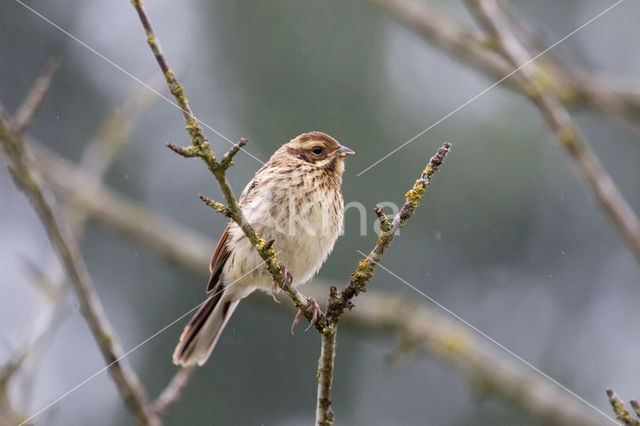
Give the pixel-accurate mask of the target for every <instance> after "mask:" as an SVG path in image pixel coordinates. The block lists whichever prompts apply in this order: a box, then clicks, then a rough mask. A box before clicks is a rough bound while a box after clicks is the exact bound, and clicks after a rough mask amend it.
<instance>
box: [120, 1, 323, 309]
mask: <svg viewBox="0 0 640 426" xmlns="http://www.w3.org/2000/svg"><path fill="white" fill-rule="evenodd" d="M132 4H133V7H134V8H135V9H136V11H137V12H138V16H139V17H140V22H141V23H142V26H143V28H144V30H145V33H146V34H147V42H148V44H149V46H150V47H151V50H152V52H153V54H154V56H155V58H156V61H157V62H158V65H159V66H160V69H161V70H162V72H163V73H164V75H165V78H166V81H167V85H168V86H169V89H170V90H171V93H172V94H173V96H174V98H175V99H176V102H177V104H178V106H179V107H180V109H181V110H182V113H183V116H184V118H185V122H186V129H187V132H188V133H189V136H190V138H191V146H188V147H178V146H176V145H172V144H170V145H169V148H170V149H172V150H174V151H175V152H176V153H178V154H180V155H182V156H185V157H198V158H200V159H201V160H202V161H203V162H204V163H205V164H206V165H207V167H208V169H209V171H210V172H211V173H212V174H213V177H214V178H215V179H216V181H217V182H218V186H219V187H220V189H221V190H222V194H223V195H224V199H225V202H226V209H227V212H228V214H229V215H231V217H232V218H233V220H234V221H235V222H236V223H237V224H238V226H239V227H240V229H242V232H243V233H244V234H245V236H246V237H247V238H248V240H249V241H250V242H251V245H253V247H254V248H255V249H256V251H257V252H258V254H259V255H260V257H261V258H262V259H263V260H264V261H265V267H266V269H267V270H268V271H269V273H270V274H271V275H272V276H273V280H274V282H276V283H278V285H279V286H280V287H281V288H282V289H283V290H284V292H285V293H286V294H287V295H289V297H290V298H291V300H292V302H293V304H294V306H295V307H296V308H298V309H299V310H300V311H301V312H303V313H304V315H305V316H306V317H307V318H308V319H309V321H312V318H314V311H313V309H312V306H311V305H310V304H309V303H307V299H306V298H305V297H304V296H303V295H302V294H301V293H300V292H298V291H297V290H296V289H295V288H293V287H292V286H291V285H290V283H289V282H288V280H287V279H286V277H285V274H284V271H285V270H286V267H284V265H282V264H281V263H280V262H279V261H278V259H277V256H276V253H277V252H276V250H275V248H274V247H271V246H269V247H267V245H266V244H267V242H266V241H265V240H264V239H262V238H261V237H260V236H259V235H258V234H256V232H255V230H254V229H253V227H252V226H251V225H250V224H249V222H248V221H247V220H246V218H245V216H244V213H243V212H242V210H241V209H240V207H239V206H238V202H237V201H236V197H235V195H234V193H233V190H232V189H231V185H230V184H229V181H228V180H227V176H226V170H227V169H228V167H229V166H230V165H231V159H232V158H233V156H234V155H235V154H236V153H237V152H238V150H240V149H241V148H242V146H244V145H246V143H247V140H246V139H241V140H240V141H239V142H238V143H237V144H236V145H234V146H233V147H232V148H231V150H230V151H229V152H228V153H227V154H226V155H225V157H226V160H225V159H224V158H223V160H222V162H218V160H217V158H216V155H215V153H214V152H213V150H212V149H211V146H210V145H209V143H208V142H207V140H206V138H205V136H204V132H203V131H202V128H201V127H200V124H199V122H198V120H197V119H196V118H195V116H194V115H193V113H192V111H191V109H190V108H189V105H188V101H187V98H186V96H185V93H184V88H183V86H182V84H180V82H179V81H178V79H177V78H176V75H175V73H174V72H173V71H171V69H170V67H169V65H168V62H167V59H166V58H165V57H164V55H163V53H162V49H161V47H160V42H159V41H158V37H157V36H156V35H155V33H154V32H153V28H152V27H151V23H150V20H149V17H148V16H147V14H146V11H145V9H144V7H143V5H142V1H141V0H133V1H132Z"/></svg>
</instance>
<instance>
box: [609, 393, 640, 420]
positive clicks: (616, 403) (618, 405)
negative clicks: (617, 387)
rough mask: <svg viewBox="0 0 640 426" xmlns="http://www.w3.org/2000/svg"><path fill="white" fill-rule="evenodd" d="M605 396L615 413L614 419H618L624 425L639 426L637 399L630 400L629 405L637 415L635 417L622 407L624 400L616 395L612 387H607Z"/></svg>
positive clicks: (639, 416) (639, 413) (639, 414)
mask: <svg viewBox="0 0 640 426" xmlns="http://www.w3.org/2000/svg"><path fill="white" fill-rule="evenodd" d="M607 397H608V398H609V403H610V404H611V408H612V409H613V412H614V413H615V415H616V419H618V420H620V422H621V423H622V424H623V425H625V426H640V409H639V408H640V407H639V406H638V402H637V401H631V403H630V404H631V407H632V408H633V410H634V411H635V413H636V416H638V418H637V419H635V418H634V417H633V415H632V414H631V413H629V411H628V410H627V409H626V408H624V402H623V401H622V400H621V399H620V398H619V397H618V395H616V393H615V392H614V391H613V389H607Z"/></svg>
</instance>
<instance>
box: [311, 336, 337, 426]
mask: <svg viewBox="0 0 640 426" xmlns="http://www.w3.org/2000/svg"><path fill="white" fill-rule="evenodd" d="M337 332H338V330H337V328H335V327H330V328H328V329H327V330H326V331H325V332H323V333H322V347H321V349H320V359H319V360H318V373H317V376H318V392H317V393H318V397H317V398H316V425H318V426H330V425H332V424H333V420H334V418H335V415H334V414H333V410H332V409H331V385H332V382H333V368H334V361H335V357H336V336H337Z"/></svg>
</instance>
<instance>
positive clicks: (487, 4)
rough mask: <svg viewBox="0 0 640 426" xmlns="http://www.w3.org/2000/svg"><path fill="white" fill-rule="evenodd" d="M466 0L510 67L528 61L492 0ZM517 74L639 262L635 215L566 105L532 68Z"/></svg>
mask: <svg viewBox="0 0 640 426" xmlns="http://www.w3.org/2000/svg"><path fill="white" fill-rule="evenodd" d="M468 4H469V6H470V7H471V8H472V10H473V11H474V12H475V14H476V16H477V18H478V20H479V21H480V22H481V23H482V24H483V25H484V26H485V27H486V28H487V31H488V32H489V33H490V34H491V36H492V37H493V38H494V39H495V42H496V44H497V47H498V50H499V52H500V53H501V54H502V55H503V56H504V57H505V59H507V60H508V61H509V63H510V64H511V65H512V66H513V67H515V68H518V67H520V66H522V64H524V63H526V62H527V61H529V54H528V52H527V50H526V49H525V47H524V46H522V44H521V43H520V42H519V40H518V39H517V38H515V37H514V36H513V35H512V33H511V31H510V29H509V22H508V19H507V18H506V17H505V16H504V15H503V13H502V11H501V10H500V8H499V7H498V5H497V3H496V2H495V0H486V1H485V0H468ZM518 74H519V75H520V77H521V78H522V79H523V81H524V85H523V86H522V91H523V93H525V94H526V96H527V97H528V98H529V99H530V100H531V102H532V103H533V104H534V105H535V106H536V108H538V110H539V111H540V114H541V115H542V117H543V118H544V120H545V122H546V123H547V125H548V126H549V128H550V129H551V131H552V132H553V135H554V137H555V138H556V139H557V141H558V142H559V144H560V146H562V147H563V148H564V149H565V151H566V152H567V154H569V158H570V159H571V160H572V162H573V163H574V164H575V165H576V166H577V169H578V170H579V171H580V175H581V177H582V178H583V180H584V181H585V183H586V184H587V186H588V188H589V189H590V190H591V193H592V195H593V196H594V198H595V199H596V200H597V201H598V202H599V203H600V205H601V206H602V207H603V209H604V210H605V211H606V212H607V214H608V215H609V217H610V218H611V220H612V221H613V223H614V224H615V225H616V227H617V228H618V230H619V231H620V233H621V234H622V236H623V238H624V240H625V241H626V243H627V246H628V247H629V249H630V250H631V252H632V253H633V254H634V256H635V257H636V260H637V261H638V262H640V221H639V220H638V217H637V216H636V214H635V213H634V211H633V210H632V209H631V207H630V206H629V204H628V203H627V201H626V200H625V198H624V196H623V195H622V193H621V192H620V190H619V189H618V187H617V186H616V184H615V182H614V181H613V179H612V178H611V176H610V175H609V173H608V172H607V171H606V169H605V168H604V166H603V165H602V163H600V160H599V159H598V157H597V156H596V154H595V153H594V152H593V150H592V149H591V147H590V146H589V144H588V143H587V141H586V139H585V138H584V136H583V135H582V134H581V133H580V130H579V129H578V127H577V126H576V124H575V123H574V122H573V120H572V119H571V115H570V114H569V112H568V111H567V110H566V108H565V107H564V106H563V105H562V104H561V103H560V102H559V101H558V99H557V98H556V97H555V96H554V95H553V94H552V93H550V92H549V91H547V90H545V89H544V88H541V87H540V85H539V84H537V76H536V74H535V73H534V71H533V70H532V69H531V68H529V67H528V66H525V67H523V68H522V69H520V70H519V71H518Z"/></svg>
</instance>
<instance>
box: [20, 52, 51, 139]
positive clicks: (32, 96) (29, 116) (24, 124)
mask: <svg viewBox="0 0 640 426" xmlns="http://www.w3.org/2000/svg"><path fill="white" fill-rule="evenodd" d="M59 67H60V61H59V60H58V59H51V60H50V61H49V63H48V64H47V66H46V68H45V70H44V72H43V73H42V75H41V76H40V77H38V79H37V80H36V81H35V82H34V83H33V85H32V86H31V89H30V90H29V93H27V97H26V98H25V99H24V101H23V102H22V105H20V107H19V108H18V112H16V114H15V126H16V132H17V133H18V134H23V133H25V132H26V131H27V129H28V128H29V126H31V122H32V121H33V119H34V118H35V117H36V115H37V114H38V111H40V107H41V106H42V103H43V102H44V98H45V96H46V95H47V93H48V92H49V87H50V86H51V80H52V79H53V76H54V75H55V74H56V71H58V68H59Z"/></svg>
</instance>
